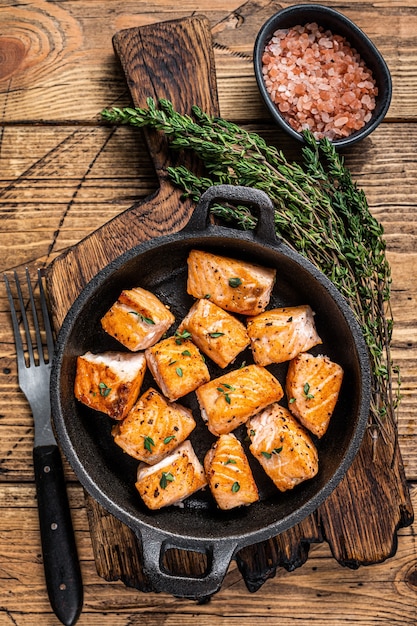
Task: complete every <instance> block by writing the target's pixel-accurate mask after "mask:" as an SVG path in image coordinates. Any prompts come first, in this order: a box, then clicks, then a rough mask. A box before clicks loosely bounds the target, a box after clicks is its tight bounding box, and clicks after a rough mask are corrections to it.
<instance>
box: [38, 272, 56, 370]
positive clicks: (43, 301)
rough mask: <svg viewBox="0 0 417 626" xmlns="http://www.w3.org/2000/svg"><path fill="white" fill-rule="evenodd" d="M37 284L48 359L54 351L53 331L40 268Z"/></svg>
mask: <svg viewBox="0 0 417 626" xmlns="http://www.w3.org/2000/svg"><path fill="white" fill-rule="evenodd" d="M38 284H39V294H40V301H41V307H42V317H43V322H44V326H45V333H46V345H47V346H48V358H49V360H50V359H51V358H52V355H53V352H54V336H53V332H52V328H51V321H50V319H49V312H48V306H47V304H46V295H45V290H44V288H43V283H42V274H41V270H40V269H38Z"/></svg>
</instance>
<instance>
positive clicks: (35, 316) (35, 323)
mask: <svg viewBox="0 0 417 626" xmlns="http://www.w3.org/2000/svg"><path fill="white" fill-rule="evenodd" d="M26 282H27V286H28V290H29V300H30V308H31V309H32V318H33V326H34V329H35V339H36V347H37V351H38V358H39V364H40V365H43V364H44V363H45V360H44V356H43V347H42V337H41V331H40V327H39V320H38V312H37V310H36V305H35V297H34V295H33V289H32V283H31V280H30V275H29V270H28V268H26Z"/></svg>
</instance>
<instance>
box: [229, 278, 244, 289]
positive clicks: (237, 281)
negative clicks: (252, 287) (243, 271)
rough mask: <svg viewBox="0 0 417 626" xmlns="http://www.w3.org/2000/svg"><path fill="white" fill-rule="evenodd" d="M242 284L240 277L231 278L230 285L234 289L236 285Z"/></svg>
mask: <svg viewBox="0 0 417 626" xmlns="http://www.w3.org/2000/svg"><path fill="white" fill-rule="evenodd" d="M241 284H242V280H241V279H240V278H237V277H236V278H229V287H232V288H233V289H236V287H239V285H241Z"/></svg>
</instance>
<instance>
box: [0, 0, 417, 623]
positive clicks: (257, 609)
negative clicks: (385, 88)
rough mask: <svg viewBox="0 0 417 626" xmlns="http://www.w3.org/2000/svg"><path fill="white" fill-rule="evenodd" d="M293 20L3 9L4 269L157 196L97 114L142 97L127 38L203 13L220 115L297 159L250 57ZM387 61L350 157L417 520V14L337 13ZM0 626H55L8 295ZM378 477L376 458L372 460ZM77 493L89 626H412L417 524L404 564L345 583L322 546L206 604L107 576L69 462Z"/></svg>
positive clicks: (352, 7)
mask: <svg viewBox="0 0 417 626" xmlns="http://www.w3.org/2000/svg"><path fill="white" fill-rule="evenodd" d="M284 6H288V5H287V4H285V5H284V4H279V3H278V2H274V1H271V2H268V1H266V0H257V1H256V2H255V1H254V2H251V1H249V2H246V3H242V4H239V2H234V3H233V2H231V1H230V0H214V1H211V2H208V0H200V2H194V1H193V0H190V1H188V0H186V1H185V2H182V3H181V5H180V7H179V8H177V7H174V8H172V3H170V2H168V1H167V0H158V1H156V2H154V3H151V2H144V1H142V2H137V1H136V2H133V0H125V1H124V2H114V1H112V0H108V1H107V2H106V1H103V0H67V1H66V2H60V1H55V2H54V1H46V0H36V1H33V2H30V1H29V2H28V1H25V2H23V1H22V2H20V1H19V0H17V1H15V2H9V1H8V0H0V116H1V127H0V128H1V134H0V141H1V143H0V147H1V152H0V159H1V161H0V198H1V204H0V270H1V271H2V272H4V271H7V270H11V269H14V268H18V269H19V268H22V267H24V266H26V265H27V266H28V267H29V268H31V269H32V270H34V269H35V267H39V266H47V265H49V264H50V263H51V261H52V260H53V259H54V258H56V257H57V255H59V254H60V253H62V252H63V251H65V250H67V249H68V248H69V247H70V246H73V245H75V244H77V242H79V241H80V240H81V239H83V238H84V237H86V236H87V235H89V234H90V233H92V232H93V231H95V230H96V229H97V228H99V227H100V226H102V225H103V224H105V223H106V222H108V221H109V220H110V219H112V218H113V217H115V216H117V215H118V214H120V213H121V212H123V211H125V210H127V209H129V207H131V206H132V204H133V203H134V202H136V201H137V200H140V199H145V198H146V197H147V196H149V195H150V194H151V193H152V192H154V191H155V186H156V184H157V180H156V177H155V173H154V170H153V165H152V163H151V162H150V159H149V155H148V153H147V151H146V147H145V143H144V141H143V138H142V136H141V134H140V133H138V132H135V131H132V129H130V128H126V127H123V128H117V129H111V128H109V127H108V126H106V125H104V124H102V123H101V121H100V116H99V112H100V111H101V110H102V109H103V108H105V107H110V106H114V105H117V106H127V105H128V104H130V94H129V91H128V89H127V86H126V81H125V78H124V76H123V73H122V71H121V69H120V66H119V64H118V62H117V61H116V58H115V54H114V51H113V47H112V36H113V35H114V34H115V33H116V32H117V31H120V30H121V29H124V28H129V27H134V26H145V25H148V24H153V23H156V22H161V21H166V20H171V19H176V18H183V17H186V16H192V15H194V14H202V15H205V16H206V17H207V18H208V20H209V22H210V25H211V31H212V36H213V41H214V55H215V63H216V74H217V85H218V96H219V105H220V111H221V114H222V115H223V116H224V117H225V118H227V119H230V120H232V121H235V122H237V123H239V124H242V125H244V126H246V127H247V128H250V129H254V130H257V131H259V132H260V133H263V134H264V136H265V137H267V138H268V140H269V141H270V142H271V143H274V144H276V145H278V146H280V147H281V148H282V149H283V151H284V152H285V154H286V155H287V156H288V157H289V158H297V155H298V153H299V146H298V145H296V144H294V143H293V142H291V141H290V140H289V139H287V138H286V137H284V136H283V135H282V134H281V132H280V131H278V130H277V129H275V128H274V127H273V126H272V124H271V121H270V119H269V117H268V114H267V112H266V110H265V109H264V107H263V105H262V104H261V102H260V98H259V95H258V91H257V88H256V83H255V78H254V75H253V69H252V46H253V41H254V37H255V35H256V32H257V30H258V29H259V27H260V26H261V24H262V23H263V22H264V21H265V20H266V19H267V18H268V17H269V16H270V15H272V14H273V13H274V12H275V11H276V10H278V9H279V8H281V7H284ZM331 6H332V7H334V8H336V9H339V10H340V11H342V12H343V13H344V14H345V15H347V16H348V17H350V18H352V19H353V20H354V21H355V22H356V23H357V24H358V25H359V26H360V27H361V28H362V29H363V30H364V31H365V32H366V33H367V34H368V35H369V36H370V37H371V39H372V40H373V41H374V43H375V44H376V45H377V47H378V48H379V49H380V51H381V52H382V53H383V55H384V57H385V59H386V61H387V63H388V66H389V68H390V71H391V74H392V79H393V99H392V104H391V107H390V110H389V112H388V115H387V117H386V119H385V121H384V123H383V124H382V125H381V126H380V127H379V129H378V130H377V131H375V132H374V133H373V134H372V135H371V136H370V137H369V138H367V139H365V140H364V141H363V142H362V143H361V144H358V145H356V146H355V147H353V148H351V149H349V150H347V151H346V152H345V158H346V163H347V165H348V166H349V168H350V169H351V171H352V174H353V177H354V179H355V180H356V181H357V182H358V184H359V186H360V187H362V188H363V189H364V191H365V193H366V195H367V198H368V202H369V205H370V208H371V211H372V213H373V214H374V215H375V217H377V219H378V220H380V221H381V222H382V223H383V225H384V228H385V238H386V242H387V249H388V258H389V260H390V263H391V267H392V277H393V287H392V309H393V316H394V320H395V327H394V335H393V342H392V356H393V360H394V362H395V364H397V365H399V367H400V371H401V379H402V384H401V392H402V401H401V404H400V409H399V412H398V439H399V445H400V450H401V455H402V459H403V463H404V468H405V473H406V478H407V481H408V486H409V491H410V496H411V502H412V503H413V505H414V507H416V505H417V410H416V404H415V402H413V397H414V392H415V390H416V386H417V366H416V358H415V357H416V354H415V343H416V341H417V323H416V315H415V305H416V299H417V286H416V280H415V275H416V270H417V252H416V242H417V217H416V214H415V205H416V201H417V191H416V184H415V181H416V174H417V160H416V157H415V145H416V141H417V114H416V109H417V107H416V99H417V73H416V70H415V67H416V57H417V38H416V32H417V11H416V9H415V2H414V0H408V1H407V0H398V1H397V0H389V1H388V2H385V3H378V4H377V3H372V2H370V1H368V2H366V1H362V2H355V1H353V2H351V3H349V6H347V5H346V4H345V3H342V2H334V3H332V5H331ZM0 359H1V367H0V390H1V394H2V397H3V403H2V408H1V410H0V511H1V512H0V625H1V626H3V625H9V624H10V625H12V624H14V625H16V624H18V625H19V626H25V625H29V624H30V625H35V624H36V625H38V624H40V623H42V624H43V625H44V626H49V625H54V624H58V623H59V622H58V620H57V618H56V617H55V616H54V614H53V613H52V611H51V608H50V606H49V602H48V598H47V594H46V589H45V583H44V578H43V567H42V555H41V549H40V539H39V531H38V518H37V509H36V499H35V486H34V480H33V465H32V444H33V426H32V417H31V413H30V410H29V408H28V406H27V403H26V400H25V398H24V397H23V395H22V394H21V392H20V391H19V389H18V385H17V372H16V363H15V348H14V342H13V339H12V332H11V326H10V320H9V314H8V310H7V306H6V299H5V292H4V288H3V286H0ZM369 462H370V463H372V459H370V460H369ZM65 471H66V477H67V481H68V493H69V497H70V503H71V508H72V515H73V521H74V525H75V529H76V540H77V545H78V549H79V554H80V559H81V567H82V574H83V580H84V608H83V612H82V614H81V617H80V619H79V622H78V623H79V624H80V625H84V624H88V625H91V626H93V625H95V624H100V625H102V626H107V625H109V626H119V625H120V626H123V625H126V626H127V625H133V624H147V625H149V626H151V625H157V624H158V625H159V624H167V625H168V624H170V625H174V624H183V625H185V624H194V623H197V624H201V625H204V624H213V625H215V624H216V625H217V624H219V625H223V624H227V625H229V624H237V623H239V624H247V625H252V624H255V623H257V622H258V621H259V619H262V620H263V621H264V623H265V624H271V625H272V624H274V625H275V624H282V625H287V624H288V625H291V624H307V623H309V624H311V623H316V624H320V625H322V624H326V625H329V626H330V625H334V626H336V625H339V624H341V623H342V622H343V621H346V622H348V623H349V624H355V625H363V626H364V625H368V626H370V625H376V624H389V625H390V626H392V625H394V624H398V625H400V624H401V626H404V625H411V624H413V625H415V624H417V544H416V539H415V536H416V530H417V523H414V524H411V525H408V526H406V527H404V528H400V529H399V530H398V533H397V539H398V541H397V544H396V545H395V546H394V554H393V555H392V556H391V557H390V558H388V559H386V560H385V561H384V562H382V563H378V564H373V565H369V566H366V567H364V566H362V567H359V569H351V568H346V567H342V566H341V565H339V564H338V562H337V561H336V560H335V559H334V558H333V555H332V554H331V551H330V549H329V546H328V544H327V543H326V542H325V541H324V542H322V543H317V544H313V545H312V546H311V547H310V553H309V558H308V560H307V562H306V563H305V564H304V565H303V566H302V567H300V568H297V569H295V570H294V571H286V570H285V569H283V568H278V569H277V571H276V573H275V574H274V576H273V577H272V578H270V579H269V580H267V581H266V582H265V583H264V584H263V585H262V586H261V587H260V588H259V589H258V591H256V593H249V591H248V589H247V587H246V585H245V583H244V581H243V580H242V576H241V573H240V571H239V569H238V568H237V566H236V564H235V563H234V562H232V564H231V566H230V569H229V571H228V573H227V575H226V578H225V580H224V583H223V585H222V588H221V590H220V592H219V593H217V594H216V595H215V596H213V598H212V599H211V601H210V602H209V603H207V604H196V603H195V602H192V601H188V600H180V599H175V598H173V597H172V596H170V595H168V594H164V593H160V594H156V593H152V592H151V593H143V592H140V591H138V590H137V589H135V588H130V587H128V586H126V585H125V584H123V582H121V581H113V582H108V581H106V580H104V579H103V578H102V577H101V576H99V574H98V573H97V569H96V561H95V558H94V553H93V547H92V543H91V535H90V527H89V522H88V519H87V512H86V506H85V496H84V491H83V489H82V487H81V486H80V485H79V483H78V482H77V480H76V478H75V476H74V474H73V473H72V470H71V469H70V467H69V465H68V464H65Z"/></svg>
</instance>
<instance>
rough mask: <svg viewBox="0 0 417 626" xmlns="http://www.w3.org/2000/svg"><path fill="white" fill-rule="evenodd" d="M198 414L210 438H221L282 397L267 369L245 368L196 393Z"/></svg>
mask: <svg viewBox="0 0 417 626" xmlns="http://www.w3.org/2000/svg"><path fill="white" fill-rule="evenodd" d="M196 394H197V399H198V402H199V405H200V410H201V415H202V417H203V419H204V420H205V421H207V426H208V429H209V431H210V432H211V433H213V435H223V434H226V433H230V432H231V431H232V430H234V429H235V428H237V427H238V426H241V425H242V424H244V423H245V422H246V421H247V420H248V419H249V418H250V417H251V416H252V415H254V414H255V413H257V412H258V411H260V410H261V409H263V408H264V407H266V406H267V405H268V404H271V402H277V401H278V400H280V399H281V398H282V396H283V395H284V390H283V389H282V386H281V384H280V382H279V381H278V380H277V379H276V378H275V376H273V375H272V374H271V373H270V372H269V371H268V370H267V369H265V368H264V367H260V366H259V365H247V366H246V367H241V368H240V369H238V370H233V371H231V372H228V373H227V374H224V375H223V376H220V377H219V378H216V379H213V380H211V381H210V382H208V383H206V384H205V385H202V386H201V387H199V388H198V389H197V390H196Z"/></svg>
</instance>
